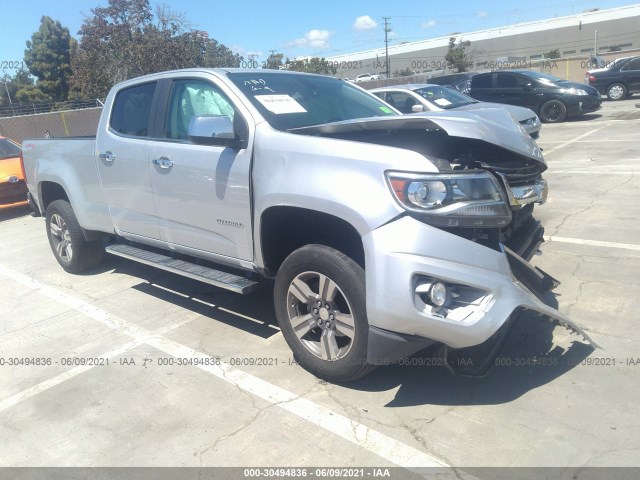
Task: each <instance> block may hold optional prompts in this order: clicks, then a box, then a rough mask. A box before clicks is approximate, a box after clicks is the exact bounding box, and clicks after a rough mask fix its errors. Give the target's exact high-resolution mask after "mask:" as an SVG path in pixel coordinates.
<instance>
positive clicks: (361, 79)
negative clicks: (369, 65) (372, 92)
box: [354, 73, 382, 83]
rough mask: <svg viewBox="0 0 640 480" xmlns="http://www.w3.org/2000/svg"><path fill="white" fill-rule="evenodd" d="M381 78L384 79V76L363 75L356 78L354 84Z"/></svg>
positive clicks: (375, 74)
mask: <svg viewBox="0 0 640 480" xmlns="http://www.w3.org/2000/svg"><path fill="white" fill-rule="evenodd" d="M381 78H382V75H379V74H377V73H361V74H360V75H358V76H357V77H356V79H355V80H354V82H356V83H360V82H368V81H370V80H380V79H381Z"/></svg>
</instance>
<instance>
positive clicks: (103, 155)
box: [98, 151, 116, 163]
mask: <svg viewBox="0 0 640 480" xmlns="http://www.w3.org/2000/svg"><path fill="white" fill-rule="evenodd" d="M98 156H99V157H100V160H104V161H105V162H108V163H111V162H113V161H114V160H115V159H116V156H115V155H114V154H113V153H111V152H108V151H107V152H104V153H101V154H100V155H98Z"/></svg>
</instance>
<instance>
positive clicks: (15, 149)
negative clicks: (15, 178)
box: [0, 138, 21, 160]
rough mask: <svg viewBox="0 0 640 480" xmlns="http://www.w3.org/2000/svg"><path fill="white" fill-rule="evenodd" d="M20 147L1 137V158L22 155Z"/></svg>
mask: <svg viewBox="0 0 640 480" xmlns="http://www.w3.org/2000/svg"><path fill="white" fill-rule="evenodd" d="M20 152H21V150H20V147H19V146H18V145H16V144H15V143H13V142H12V141H11V140H8V139H6V138H0V160H4V159H5V158H15V157H19V156H20Z"/></svg>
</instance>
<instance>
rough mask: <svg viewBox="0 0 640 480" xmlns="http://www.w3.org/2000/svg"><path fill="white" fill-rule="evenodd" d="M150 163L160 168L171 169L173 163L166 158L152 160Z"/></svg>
mask: <svg viewBox="0 0 640 480" xmlns="http://www.w3.org/2000/svg"><path fill="white" fill-rule="evenodd" d="M151 163H153V164H154V165H157V166H158V167H160V168H171V167H173V162H172V161H171V160H169V159H168V158H167V157H160V158H154V159H153V160H152V161H151Z"/></svg>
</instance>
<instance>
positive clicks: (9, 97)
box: [0, 80, 13, 103]
mask: <svg viewBox="0 0 640 480" xmlns="http://www.w3.org/2000/svg"><path fill="white" fill-rule="evenodd" d="M0 83H2V84H3V85H4V88H5V89H6V90H7V98H8V99H9V103H13V102H12V101H11V95H9V87H7V82H3V81H2V80H0Z"/></svg>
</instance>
